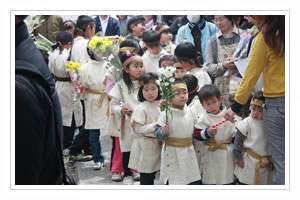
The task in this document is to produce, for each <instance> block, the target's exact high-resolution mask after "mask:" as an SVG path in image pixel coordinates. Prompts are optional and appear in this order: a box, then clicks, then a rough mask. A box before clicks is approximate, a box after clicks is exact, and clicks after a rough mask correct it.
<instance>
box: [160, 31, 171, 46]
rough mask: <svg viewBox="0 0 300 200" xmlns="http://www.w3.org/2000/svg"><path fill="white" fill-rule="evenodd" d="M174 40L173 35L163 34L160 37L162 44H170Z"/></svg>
mask: <svg viewBox="0 0 300 200" xmlns="http://www.w3.org/2000/svg"><path fill="white" fill-rule="evenodd" d="M171 40H172V33H169V32H168V33H162V34H161V35H160V43H161V44H165V43H167V42H170V41H171Z"/></svg>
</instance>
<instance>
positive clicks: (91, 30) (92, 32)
mask: <svg viewBox="0 0 300 200" xmlns="http://www.w3.org/2000/svg"><path fill="white" fill-rule="evenodd" d="M95 30H96V25H95V23H93V24H92V25H88V27H87V28H86V30H85V36H86V38H88V39H91V38H92V37H93V36H94V35H95Z"/></svg>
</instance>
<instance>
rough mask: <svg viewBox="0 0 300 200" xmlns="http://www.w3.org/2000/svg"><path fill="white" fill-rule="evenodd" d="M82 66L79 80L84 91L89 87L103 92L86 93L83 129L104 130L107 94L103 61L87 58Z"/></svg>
mask: <svg viewBox="0 0 300 200" xmlns="http://www.w3.org/2000/svg"><path fill="white" fill-rule="evenodd" d="M82 68H83V70H82V72H81V76H80V82H81V84H82V85H83V86H84V87H85V88H86V90H85V91H86V92H87V91H88V89H91V90H94V91H102V92H104V93H103V94H93V93H89V92H87V93H86V103H85V110H86V121H85V129H88V130H91V129H101V130H103V131H104V128H105V125H106V123H107V116H106V111H107V106H108V96H107V94H106V92H105V85H104V83H103V81H104V78H105V73H106V68H105V61H94V60H91V59H89V62H88V63H87V64H84V65H83V66H82ZM101 96H103V101H102V105H98V102H99V98H100V97H101Z"/></svg>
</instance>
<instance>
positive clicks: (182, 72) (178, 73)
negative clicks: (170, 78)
mask: <svg viewBox="0 0 300 200" xmlns="http://www.w3.org/2000/svg"><path fill="white" fill-rule="evenodd" d="M186 73H187V70H186V69H183V68H176V71H175V72H174V74H175V78H182V77H183V76H184V75H185V74H186Z"/></svg>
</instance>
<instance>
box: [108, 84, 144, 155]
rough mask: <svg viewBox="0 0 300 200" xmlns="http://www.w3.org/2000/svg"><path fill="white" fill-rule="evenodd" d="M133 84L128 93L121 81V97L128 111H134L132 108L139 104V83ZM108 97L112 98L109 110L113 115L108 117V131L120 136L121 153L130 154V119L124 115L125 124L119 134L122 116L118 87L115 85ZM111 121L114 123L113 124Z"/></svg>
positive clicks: (131, 141)
mask: <svg viewBox="0 0 300 200" xmlns="http://www.w3.org/2000/svg"><path fill="white" fill-rule="evenodd" d="M132 82H133V90H131V91H130V93H129V91H128V87H127V86H126V85H125V83H124V82H123V81H121V86H122V89H123V96H124V101H125V104H126V105H125V106H127V108H128V109H129V110H130V111H134V108H135V107H136V106H138V105H139V104H140V102H139V101H138V100H137V94H138V91H139V87H140V86H139V83H138V81H132ZM109 96H110V97H111V98H112V100H111V104H110V109H111V114H110V115H114V117H112V116H110V121H109V125H108V131H110V128H112V130H113V131H114V132H119V134H116V135H119V136H120V147H121V152H130V151H131V146H132V143H133V134H132V133H131V129H130V121H131V117H130V116H128V115H125V116H124V117H125V123H124V129H123V134H121V133H120V132H121V122H122V114H121V105H122V103H121V95H120V92H119V88H118V85H117V84H115V85H114V87H113V88H112V90H111V91H110V92H109ZM113 120H114V121H115V123H113Z"/></svg>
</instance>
